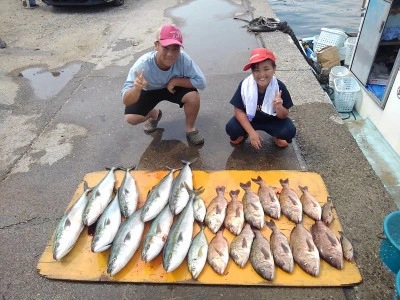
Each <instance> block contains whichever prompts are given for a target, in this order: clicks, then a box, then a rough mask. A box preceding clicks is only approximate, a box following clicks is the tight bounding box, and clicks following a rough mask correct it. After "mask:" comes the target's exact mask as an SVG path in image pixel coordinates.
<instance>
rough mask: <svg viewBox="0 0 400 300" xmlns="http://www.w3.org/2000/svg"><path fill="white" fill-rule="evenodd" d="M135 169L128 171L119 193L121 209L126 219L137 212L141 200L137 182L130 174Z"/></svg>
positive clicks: (128, 169)
mask: <svg viewBox="0 0 400 300" xmlns="http://www.w3.org/2000/svg"><path fill="white" fill-rule="evenodd" d="M134 168H135V167H132V168H127V169H126V171H125V176H124V179H123V180H122V183H121V186H120V188H119V191H118V202H119V207H120V208H121V212H122V214H123V215H124V217H125V218H128V217H129V216H130V215H131V214H133V213H134V212H135V210H136V208H137V204H138V200H139V192H138V189H137V186H136V180H135V178H133V176H132V174H131V172H130V171H131V170H133V169H134Z"/></svg>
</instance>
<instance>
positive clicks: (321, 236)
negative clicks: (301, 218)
mask: <svg viewBox="0 0 400 300" xmlns="http://www.w3.org/2000/svg"><path fill="white" fill-rule="evenodd" d="M311 235H312V238H313V240H314V243H315V246H317V248H318V251H319V255H320V256H321V257H322V259H324V260H325V261H326V262H327V263H328V264H330V265H331V266H332V267H334V268H336V269H339V270H341V269H343V249H342V245H341V244H340V241H339V240H338V238H337V237H336V235H335V234H334V233H333V232H332V230H331V229H330V228H329V227H328V226H326V225H325V224H324V223H323V222H322V221H315V223H314V224H313V225H312V226H311Z"/></svg>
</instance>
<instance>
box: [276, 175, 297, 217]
mask: <svg viewBox="0 0 400 300" xmlns="http://www.w3.org/2000/svg"><path fill="white" fill-rule="evenodd" d="M279 182H280V183H281V185H282V191H281V193H280V195H279V202H280V204H281V209H282V213H283V214H284V215H285V216H286V217H287V218H288V219H289V220H290V221H292V222H294V223H301V221H302V220H303V208H302V205H301V201H300V199H299V197H298V196H297V194H296V192H295V191H293V190H292V189H291V188H290V187H289V178H286V179H285V180H283V179H280V180H279Z"/></svg>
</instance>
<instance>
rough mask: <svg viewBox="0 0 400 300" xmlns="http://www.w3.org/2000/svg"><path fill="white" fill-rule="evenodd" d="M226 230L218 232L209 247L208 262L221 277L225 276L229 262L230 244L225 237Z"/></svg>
mask: <svg viewBox="0 0 400 300" xmlns="http://www.w3.org/2000/svg"><path fill="white" fill-rule="evenodd" d="M223 231H224V229H222V230H220V231H218V232H217V234H216V235H215V236H214V237H213V238H212V240H211V242H210V244H209V245H208V252H207V262H208V264H209V265H210V266H211V268H212V269H213V270H214V271H215V272H216V273H217V274H219V275H222V274H224V272H225V269H226V267H227V265H228V262H229V244H228V241H227V239H226V238H225V237H224V235H223Z"/></svg>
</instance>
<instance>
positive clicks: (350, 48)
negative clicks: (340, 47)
mask: <svg viewBox="0 0 400 300" xmlns="http://www.w3.org/2000/svg"><path fill="white" fill-rule="evenodd" d="M356 41H357V37H349V38H347V40H346V41H345V42H344V48H345V49H346V53H345V59H344V64H345V65H346V66H348V65H349V64H350V61H351V57H352V56H353V52H354V46H355V45H356Z"/></svg>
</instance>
